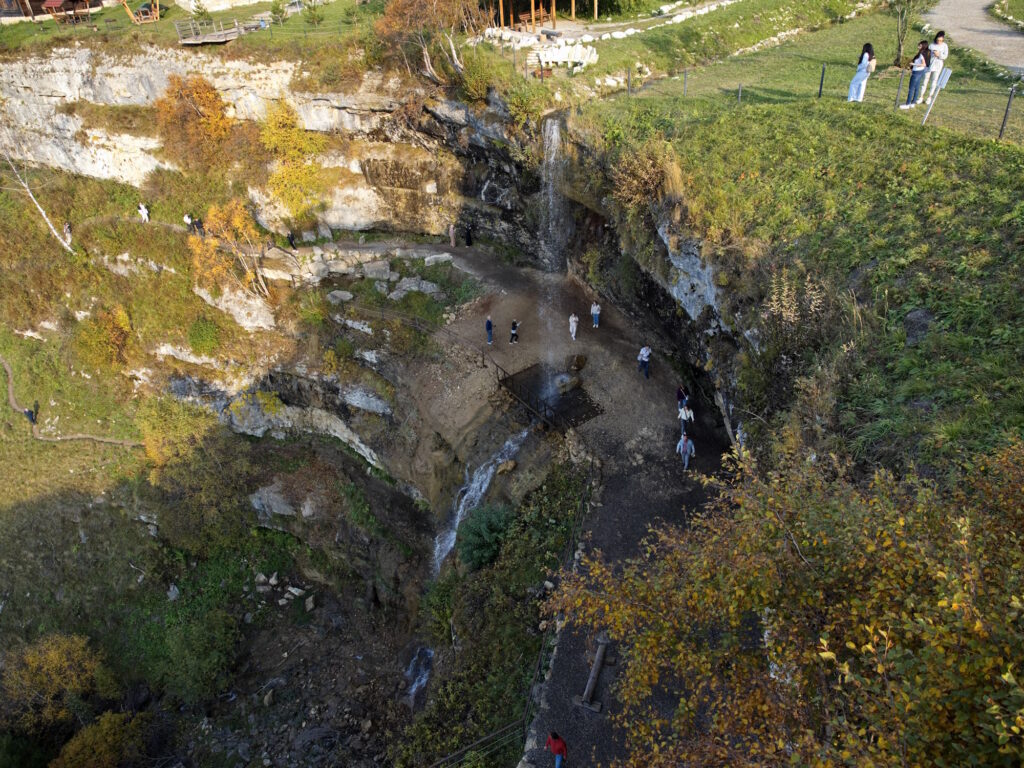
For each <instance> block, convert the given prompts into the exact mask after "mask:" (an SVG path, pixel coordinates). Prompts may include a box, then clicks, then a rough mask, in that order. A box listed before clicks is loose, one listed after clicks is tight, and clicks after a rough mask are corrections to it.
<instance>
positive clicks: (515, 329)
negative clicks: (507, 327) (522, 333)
mask: <svg viewBox="0 0 1024 768" xmlns="http://www.w3.org/2000/svg"><path fill="white" fill-rule="evenodd" d="M508 343H509V344H518V343H519V321H518V320H513V321H512V331H511V332H510V333H509V335H508Z"/></svg>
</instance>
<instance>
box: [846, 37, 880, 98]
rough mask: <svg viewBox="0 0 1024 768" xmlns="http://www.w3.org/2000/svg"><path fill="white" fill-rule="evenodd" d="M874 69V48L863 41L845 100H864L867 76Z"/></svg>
mask: <svg viewBox="0 0 1024 768" xmlns="http://www.w3.org/2000/svg"><path fill="white" fill-rule="evenodd" d="M874 71H875V49H874V48H873V47H872V46H871V43H864V48H863V49H862V50H861V52H860V61H859V62H858V64H857V74H855V75H854V76H853V80H851V81H850V92H849V94H848V95H847V98H846V100H847V101H864V90H865V89H866V88H867V85H868V77H869V76H870V75H871V73H872V72H874Z"/></svg>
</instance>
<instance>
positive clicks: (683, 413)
mask: <svg viewBox="0 0 1024 768" xmlns="http://www.w3.org/2000/svg"><path fill="white" fill-rule="evenodd" d="M679 421H680V422H681V426H682V433H683V434H684V435H685V434H686V428H687V426H689V425H691V424H693V409H692V408H691V407H690V406H688V405H683V406H680V407H679Z"/></svg>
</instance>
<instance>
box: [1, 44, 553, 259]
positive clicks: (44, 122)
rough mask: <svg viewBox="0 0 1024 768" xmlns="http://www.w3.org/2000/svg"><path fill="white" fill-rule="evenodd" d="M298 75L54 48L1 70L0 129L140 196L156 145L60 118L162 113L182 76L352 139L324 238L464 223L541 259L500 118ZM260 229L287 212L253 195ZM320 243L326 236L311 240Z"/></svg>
mask: <svg viewBox="0 0 1024 768" xmlns="http://www.w3.org/2000/svg"><path fill="white" fill-rule="evenodd" d="M299 67H300V65H299V64H298V63H297V62H294V61H247V60H242V59H227V58H222V57H220V56H218V55H216V54H210V53H206V52H201V51H195V50H188V51H185V50H171V49H166V48H156V47H150V48H144V49H143V50H142V51H141V52H139V53H133V54H128V55H123V56H112V55H110V53H109V51H103V50H101V49H99V48H97V49H95V50H94V49H92V48H90V47H88V46H86V45H76V46H74V47H67V48H56V49H54V50H52V51H50V52H48V54H47V55H46V56H45V57H44V56H33V57H24V58H18V59H11V60H9V61H6V62H5V63H4V66H3V68H2V69H0V123H2V124H3V125H5V126H8V127H9V128H10V130H11V132H12V136H11V137H10V138H9V145H10V146H11V147H12V148H13V149H14V151H15V152H16V153H18V154H19V155H20V156H21V157H23V158H24V159H26V160H28V161H30V162H33V163H38V164H41V165H46V166H50V167H53V168H57V169H60V170H65V171H70V172H72V173H77V174H82V175H86V176H93V177H96V178H101V179H113V180H117V181H121V182H125V183H128V184H132V185H135V186H141V185H142V184H143V182H144V181H145V179H146V176H147V174H149V173H150V172H151V171H153V170H154V169H156V168H159V167H166V166H167V162H166V161H165V160H161V159H160V158H158V156H157V152H156V150H157V149H158V148H159V140H158V139H155V138H153V137H151V136H137V135H129V134H124V133H114V134H112V133H109V132H107V131H106V130H102V129H94V128H90V129H88V130H86V129H84V126H83V120H82V118H81V117H80V116H79V115H77V114H74V113H73V112H72V113H68V112H67V111H66V110H62V109H59V108H60V107H64V106H66V105H68V104H74V103H75V102H88V103H91V104H96V105H101V106H102V105H106V106H124V105H136V106H146V105H152V104H153V102H154V101H155V100H156V99H157V98H158V97H159V96H160V95H161V94H162V93H163V92H164V90H165V89H166V88H167V84H168V79H169V77H170V76H171V75H179V76H190V75H199V76H202V77H205V78H206V79H208V80H209V81H210V82H211V83H212V84H213V85H214V87H215V88H216V89H217V90H218V91H219V93H220V95H221V97H222V98H223V99H224V101H225V102H226V103H227V104H228V108H229V112H230V114H231V115H232V116H234V117H236V118H239V119H242V120H259V119H261V118H263V117H264V115H265V114H266V112H267V109H268V107H270V106H271V105H273V104H274V103H276V102H278V101H280V100H281V99H286V100H287V101H288V102H289V103H290V104H291V105H292V106H293V107H294V108H295V110H296V112H297V113H298V115H299V118H300V121H301V122H302V124H303V126H304V127H305V128H306V129H308V130H312V131H322V132H330V133H336V134H340V135H341V136H342V137H344V139H346V141H345V142H344V145H343V146H344V149H343V150H339V149H335V150H332V151H330V152H329V153H328V154H326V155H325V156H323V157H322V158H320V163H321V164H322V165H323V166H324V168H325V169H326V170H325V172H326V174H327V175H328V176H329V177H330V179H331V182H332V184H331V186H330V189H329V191H328V194H327V197H326V199H325V201H324V203H325V207H324V210H323V211H322V212H321V213H320V224H321V227H320V229H323V227H334V228H336V229H345V230H362V229H371V228H372V229H392V230H397V231H415V232H425V233H432V234H438V235H440V234H443V233H445V232H446V231H447V228H448V225H449V224H450V223H452V222H453V221H456V222H457V225H458V227H459V228H460V229H461V228H462V227H463V226H465V225H467V224H471V225H472V226H473V227H474V229H475V230H476V231H477V232H478V233H479V234H486V235H489V236H491V237H492V238H493V239H497V240H500V241H503V242H506V243H509V244H513V245H517V246H519V247H522V248H523V249H524V250H525V251H527V252H531V253H532V252H535V251H536V248H535V245H536V242H535V232H534V229H535V228H534V227H532V226H530V225H529V223H528V217H527V216H526V211H525V205H524V202H523V200H524V194H523V193H524V192H525V193H526V194H529V193H531V192H533V191H535V190H522V189H520V179H521V174H520V169H519V167H518V166H517V164H516V162H515V161H514V160H513V159H512V157H511V155H510V153H509V151H508V149H507V147H508V145H509V144H510V141H509V138H508V137H507V136H506V135H505V134H504V130H503V125H504V123H503V122H502V120H501V110H500V109H497V108H494V109H489V111H488V112H486V113H485V114H482V115H478V114H476V113H474V112H473V111H471V110H469V109H468V108H467V107H466V106H465V105H462V104H458V103H455V102H447V101H439V100H431V98H430V94H429V93H426V92H423V91H420V90H418V89H417V88H416V87H415V86H413V87H410V85H409V83H408V81H406V80H404V79H403V78H400V77H396V76H393V75H391V74H389V73H384V72H370V73H367V74H366V75H364V77H363V79H362V81H361V83H360V84H359V85H358V87H356V88H354V89H353V90H351V91H349V92H345V93H310V92H302V91H298V90H295V89H294V88H293V82H294V79H295V78H296V76H298V75H300V74H301V73H300V72H299V71H298V70H299ZM410 99H413V100H416V101H422V102H424V103H426V104H427V106H426V107H424V108H421V111H420V112H419V114H418V115H414V116H413V117H412V118H409V117H408V116H407V114H406V113H402V114H401V115H396V114H395V113H396V112H398V111H399V110H400V109H401V108H403V107H405V106H406V104H407V103H408V102H409V101H410ZM249 194H250V197H251V198H252V200H253V202H254V203H255V205H256V208H257V215H258V217H259V218H260V220H261V223H263V224H264V225H266V226H268V227H269V228H272V229H277V230H279V231H281V230H282V229H283V226H284V225H283V219H284V218H285V216H284V211H283V210H281V208H280V206H278V205H277V204H276V203H275V202H274V201H273V200H271V199H270V198H269V197H268V196H267V195H266V194H265V193H263V192H262V191H261V190H258V189H250V190H249ZM313 235H314V236H315V231H314V232H313Z"/></svg>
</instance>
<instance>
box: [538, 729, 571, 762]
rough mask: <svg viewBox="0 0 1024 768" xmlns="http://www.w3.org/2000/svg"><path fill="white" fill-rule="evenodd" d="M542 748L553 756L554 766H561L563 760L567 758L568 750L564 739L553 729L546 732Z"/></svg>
mask: <svg viewBox="0 0 1024 768" xmlns="http://www.w3.org/2000/svg"><path fill="white" fill-rule="evenodd" d="M544 749H546V750H547V751H548V752H550V753H551V754H553V755H554V756H555V768H563V766H564V765H565V761H566V760H568V759H569V750H568V748H567V747H566V744H565V741H564V740H563V739H562V737H561V736H559V735H558V734H557V733H555V732H554V731H551V733H549V734H548V740H547V743H546V744H545V745H544Z"/></svg>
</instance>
